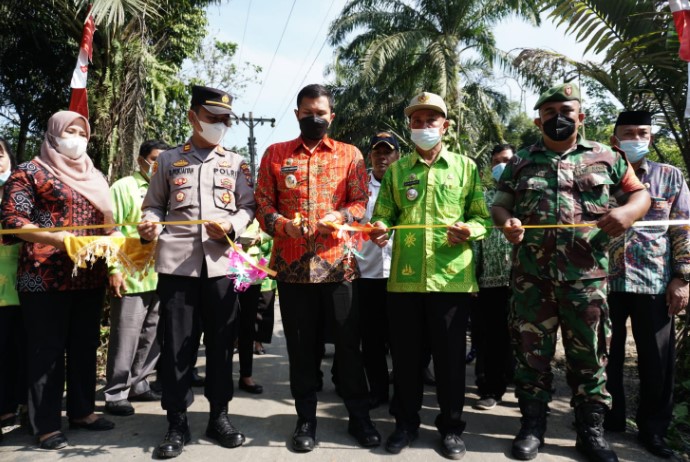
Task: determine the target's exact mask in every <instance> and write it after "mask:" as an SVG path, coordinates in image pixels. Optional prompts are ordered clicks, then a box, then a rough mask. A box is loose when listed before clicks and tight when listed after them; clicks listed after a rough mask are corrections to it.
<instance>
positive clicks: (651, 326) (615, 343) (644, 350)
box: [606, 292, 676, 436]
mask: <svg viewBox="0 0 690 462" xmlns="http://www.w3.org/2000/svg"><path fill="white" fill-rule="evenodd" d="M608 301H609V312H610V316H611V324H612V334H611V348H610V356H609V361H608V365H607V366H606V375H607V377H608V379H607V382H606V389H607V390H608V391H609V393H611V397H612V399H613V404H612V407H611V410H610V411H609V412H608V413H607V414H606V424H607V427H613V428H625V391H624V390H623V364H624V362H625V337H626V334H627V328H626V322H627V319H628V317H630V321H631V325H632V332H633V337H634V338H635V346H636V347H637V369H638V373H639V377H640V401H639V407H638V408H637V416H636V418H635V420H636V421H637V428H638V430H639V431H640V433H641V434H646V435H649V434H657V435H661V436H664V435H666V430H667V429H668V426H669V424H670V423H671V417H672V412H673V377H674V361H675V356H676V353H675V331H674V328H673V318H672V317H670V316H669V315H668V307H667V306H666V296H665V294H659V295H646V294H632V293H626V292H612V293H610V294H609V297H608Z"/></svg>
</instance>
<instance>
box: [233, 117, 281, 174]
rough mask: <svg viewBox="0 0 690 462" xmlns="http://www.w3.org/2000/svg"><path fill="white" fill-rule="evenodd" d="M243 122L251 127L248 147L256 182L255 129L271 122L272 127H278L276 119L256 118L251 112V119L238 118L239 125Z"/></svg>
mask: <svg viewBox="0 0 690 462" xmlns="http://www.w3.org/2000/svg"><path fill="white" fill-rule="evenodd" d="M240 121H242V122H244V124H245V125H246V126H247V127H249V138H248V140H247V147H248V148H249V166H250V167H251V169H252V178H253V179H254V180H256V138H254V127H256V126H257V125H263V124H264V123H265V122H270V123H271V127H275V126H276V119H266V118H264V117H259V118H256V119H255V118H254V115H253V114H252V113H251V112H250V113H249V117H245V115H244V114H242V117H237V123H238V124H239V122H240Z"/></svg>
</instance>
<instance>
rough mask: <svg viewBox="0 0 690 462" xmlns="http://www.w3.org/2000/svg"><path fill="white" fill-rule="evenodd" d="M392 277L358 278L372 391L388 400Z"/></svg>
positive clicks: (357, 293) (357, 294)
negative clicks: (388, 288) (388, 289)
mask: <svg viewBox="0 0 690 462" xmlns="http://www.w3.org/2000/svg"><path fill="white" fill-rule="evenodd" d="M387 283H388V279H364V278H361V279H357V280H355V300H356V301H357V304H358V305H359V319H360V323H359V325H360V331H361V333H362V359H363V361H364V370H365V372H366V375H367V380H368V382H369V395H370V396H371V397H372V398H377V399H380V400H383V401H388V389H389V385H388V362H387V361H386V350H387V346H388V313H387V312H386V299H387V292H386V284H387Z"/></svg>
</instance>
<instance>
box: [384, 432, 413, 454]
mask: <svg viewBox="0 0 690 462" xmlns="http://www.w3.org/2000/svg"><path fill="white" fill-rule="evenodd" d="M415 439H417V432H416V431H415V432H411V431H407V430H403V429H401V428H396V429H395V431H394V432H393V433H392V434H391V436H389V437H388V439H387V440H386V451H388V452H390V453H391V454H399V453H400V451H402V450H403V449H405V448H406V447H408V446H409V445H410V444H411V443H412V442H413V441H414V440H415Z"/></svg>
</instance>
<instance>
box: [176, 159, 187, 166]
mask: <svg viewBox="0 0 690 462" xmlns="http://www.w3.org/2000/svg"><path fill="white" fill-rule="evenodd" d="M187 165H189V161H188V160H185V159H180V160H178V161H176V162H173V167H185V166H187Z"/></svg>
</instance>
